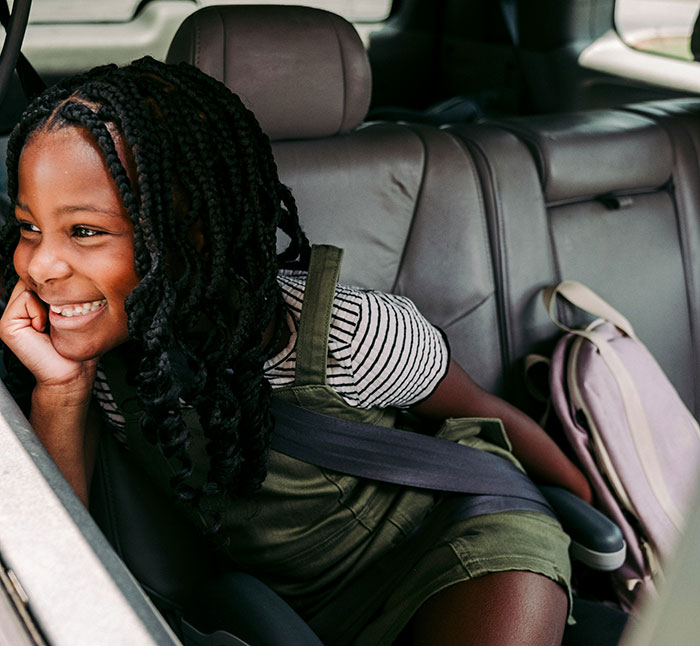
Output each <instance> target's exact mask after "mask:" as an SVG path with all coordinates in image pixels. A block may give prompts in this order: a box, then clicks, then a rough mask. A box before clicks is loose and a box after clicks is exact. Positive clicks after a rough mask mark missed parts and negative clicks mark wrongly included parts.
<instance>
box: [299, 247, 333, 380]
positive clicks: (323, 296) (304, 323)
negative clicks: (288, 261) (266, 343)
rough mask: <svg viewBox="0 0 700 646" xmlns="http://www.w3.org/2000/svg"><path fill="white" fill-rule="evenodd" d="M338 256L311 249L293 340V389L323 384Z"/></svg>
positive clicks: (317, 248) (321, 249) (315, 248)
mask: <svg viewBox="0 0 700 646" xmlns="http://www.w3.org/2000/svg"><path fill="white" fill-rule="evenodd" d="M342 257H343V250H342V249H339V248H338V247H333V246H331V245H314V246H313V247H312V248H311V261H310V263H309V272H308V275H307V278H306V287H305V288H304V302H303V304H302V308H301V320H300V321H299V334H298V337H297V360H296V376H295V379H294V385H295V386H310V385H314V386H315V385H325V383H326V365H327V363H328V334H329V330H330V323H331V312H332V310H333V300H334V299H335V286H336V285H337V283H338V275H339V274H340V263H341V260H342Z"/></svg>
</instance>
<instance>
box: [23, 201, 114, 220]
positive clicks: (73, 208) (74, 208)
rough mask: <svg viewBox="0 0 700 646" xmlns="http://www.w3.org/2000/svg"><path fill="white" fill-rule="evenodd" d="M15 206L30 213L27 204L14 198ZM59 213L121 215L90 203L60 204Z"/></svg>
mask: <svg viewBox="0 0 700 646" xmlns="http://www.w3.org/2000/svg"><path fill="white" fill-rule="evenodd" d="M15 206H17V207H19V208H20V209H21V210H22V211H26V212H27V213H32V210H31V209H30V208H29V206H28V205H26V204H24V202H20V201H19V200H15ZM58 211H59V213H67V214H71V213H77V212H78V211H90V212H91V213H100V214H102V215H108V216H110V217H113V218H117V217H121V216H122V214H121V213H120V212H116V211H111V210H109V209H103V208H100V207H98V206H94V205H92V204H72V205H69V206H62V207H61V208H59V209H58Z"/></svg>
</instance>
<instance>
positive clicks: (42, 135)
mask: <svg viewBox="0 0 700 646" xmlns="http://www.w3.org/2000/svg"><path fill="white" fill-rule="evenodd" d="M106 125H107V130H108V132H109V134H110V136H111V139H112V142H113V144H114V146H115V149H116V152H117V155H118V157H119V160H120V162H121V164H122V166H123V167H124V168H125V169H126V172H127V175H128V177H129V179H130V180H133V177H134V174H133V173H132V168H133V162H132V160H131V154H130V151H129V150H128V148H127V147H126V146H125V145H124V141H123V138H122V137H121V135H120V134H119V132H118V131H117V129H116V127H114V125H113V124H106ZM29 162H30V163H31V164H33V165H35V164H36V163H39V162H40V163H42V164H44V165H47V166H49V167H55V168H60V169H62V170H63V172H64V173H65V174H66V176H67V177H68V176H71V175H74V174H75V173H74V171H75V170H76V169H77V168H78V167H80V168H82V169H83V170H85V169H86V168H92V169H93V170H94V171H95V172H98V169H99V172H102V173H104V174H106V175H107V176H109V177H110V178H112V175H111V174H110V171H109V169H108V165H107V162H106V160H105V156H104V154H103V152H102V151H101V150H100V148H99V146H98V145H97V142H96V140H95V138H94V137H93V135H92V134H91V133H90V132H89V131H88V130H87V128H85V127H83V126H79V125H71V124H67V125H63V124H61V125H59V126H57V125H56V124H55V123H54V124H48V125H47V126H45V127H44V128H41V129H39V130H36V131H34V132H33V133H31V135H30V136H29V137H28V138H27V140H26V142H25V143H24V146H23V147H22V150H21V152H20V156H19V160H18V169H17V170H18V179H19V181H20V183H21V181H22V175H23V173H26V172H27V170H28V163H29Z"/></svg>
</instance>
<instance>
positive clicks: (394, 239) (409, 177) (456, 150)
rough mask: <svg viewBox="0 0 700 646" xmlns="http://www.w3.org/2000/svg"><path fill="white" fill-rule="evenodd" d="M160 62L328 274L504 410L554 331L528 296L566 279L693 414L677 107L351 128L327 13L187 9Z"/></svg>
mask: <svg viewBox="0 0 700 646" xmlns="http://www.w3.org/2000/svg"><path fill="white" fill-rule="evenodd" d="M169 60H171V61H175V60H187V61H190V62H193V63H195V64H197V65H199V66H200V67H202V68H203V69H204V70H205V71H207V72H209V73H210V74H213V75H214V76H215V77H217V78H219V79H221V80H223V81H224V82H225V83H226V84H227V85H228V86H229V87H231V88H232V89H233V90H234V91H236V92H238V93H240V94H241V95H242V96H243V98H244V100H245V101H246V102H247V103H248V105H250V106H251V107H252V108H253V110H254V111H255V112H256V114H257V115H258V117H259V118H260V120H261V123H262V125H263V129H265V130H266V132H267V133H268V134H269V136H270V137H271V139H272V140H273V150H274V153H275V157H276V160H277V163H278V167H279V171H280V175H281V177H282V179H283V181H284V182H285V183H287V184H288V185H289V186H290V187H291V189H292V191H293V193H294V195H295V197H296V199H297V202H298V205H299V213H300V218H301V220H302V224H303V226H304V228H305V230H306V231H307V233H308V235H309V237H310V239H311V240H312V242H318V243H322V242H330V243H334V244H337V245H340V246H342V247H344V248H345V250H346V255H345V260H344V266H343V273H342V276H341V279H342V280H344V281H345V282H349V283H352V284H356V285H360V286H363V287H371V288H377V289H382V290H386V291H391V292H397V293H401V294H405V295H407V296H409V297H411V298H412V299H413V300H414V301H415V302H416V304H417V305H418V307H419V308H420V309H421V310H422V311H423V312H424V314H425V315H426V316H428V318H430V319H431V320H432V321H433V322H434V323H435V324H437V325H439V326H440V327H442V328H443V329H444V330H445V332H446V333H447V335H448V337H449V339H450V341H451V345H452V349H453V353H454V356H455V358H456V359H457V360H458V361H459V362H460V363H462V365H464V366H465V368H467V369H468V370H469V371H470V372H471V373H472V375H473V376H474V377H475V378H476V379H477V380H478V381H479V382H480V383H481V384H482V385H483V386H484V387H486V388H488V389H491V390H492V391H495V392H501V393H504V392H505V393H507V394H508V396H509V397H511V398H513V399H515V400H516V401H518V396H519V393H520V390H521V388H520V380H519V378H518V372H519V367H518V361H519V360H520V359H521V358H522V357H523V356H524V355H525V354H527V353H529V352H532V351H533V350H538V349H539V350H541V349H543V348H544V349H548V348H549V347H551V345H552V344H553V341H554V339H555V338H556V336H557V335H558V334H557V331H556V329H555V328H554V327H553V325H552V324H551V322H550V321H549V319H548V318H547V316H546V314H545V313H544V309H543V308H542V306H541V304H540V302H539V299H538V293H539V290H540V289H541V288H542V287H543V286H544V285H546V284H549V283H551V282H554V281H557V280H561V279H572V280H580V281H581V282H584V283H586V284H588V285H589V286H590V287H592V288H593V289H594V290H596V291H598V292H599V293H600V294H601V295H602V296H603V297H604V298H606V299H608V300H610V301H611V302H612V303H613V304H614V305H615V306H616V307H617V308H618V309H620V310H621V311H622V312H623V313H625V314H626V315H627V316H628V318H630V319H631V321H632V322H633V324H634V326H635V329H636V330H637V333H638V334H639V335H640V337H641V338H642V340H643V341H645V342H646V343H647V345H648V346H649V348H650V349H651V351H652V352H653V353H654V355H655V356H656V357H657V359H658V360H659V362H660V363H661V365H662V367H663V368H664V369H665V370H666V372H667V374H668V375H669V377H670V378H671V380H672V382H673V383H674V384H675V386H676V387H677V388H678V390H679V392H680V393H681V395H682V397H683V398H684V400H685V401H686V402H687V403H688V405H689V406H690V407H691V409H693V410H695V412H696V413H698V412H700V394H698V393H700V388H698V381H699V380H700V375H699V374H698V371H699V366H700V349H699V347H698V346H699V343H700V341H698V342H696V340H695V339H696V336H697V333H696V330H697V329H698V321H699V320H700V303H699V302H698V301H699V299H700V296H698V294H700V290H698V287H699V286H700V260H698V253H699V252H700V218H698V215H699V214H698V208H699V207H698V204H700V199H698V198H700V195H698V191H700V181H699V179H698V178H699V177H700V171H698V166H699V162H698V159H699V157H698V155H699V152H698V151H700V134H699V133H700V128H699V127H698V126H697V124H696V123H694V122H693V115H694V109H695V108H694V106H695V104H694V103H693V102H692V101H691V102H685V103H682V102H679V103H672V102H668V103H667V102H661V103H659V104H654V105H655V107H652V106H647V107H646V108H644V109H642V108H640V107H636V108H627V109H619V110H601V111H590V112H578V113H570V114H558V115H541V116H535V117H525V118H518V119H511V120H504V121H500V122H491V123H484V122H481V123H477V124H467V125H461V126H455V127H453V128H448V129H443V130H440V129H437V128H434V127H431V126H420V125H408V124H396V123H370V124H363V125H360V122H361V121H362V119H363V117H364V114H365V111H366V108H367V104H368V101H369V91H370V90H369V88H370V77H369V71H368V64H367V58H366V54H365V51H364V49H363V47H362V43H361V42H360V40H359V38H358V37H357V35H356V34H355V32H354V30H353V28H352V27H351V26H350V25H349V24H348V23H346V22H345V21H343V20H342V19H340V18H338V17H336V16H333V15H332V14H329V13H327V12H324V11H320V10H315V9H308V8H299V7H267V6H260V7H249V6H227V7H212V8H208V9H205V10H202V11H199V12H197V13H195V14H193V15H192V16H190V17H189V18H188V19H187V20H186V21H185V23H184V24H183V26H182V27H181V28H180V30H179V32H178V34H177V36H176V37H175V40H174V42H173V46H172V47H171V50H170V52H169ZM667 105H675V106H676V107H675V108H670V107H664V106H667ZM349 106H351V107H349ZM678 106H682V107H678ZM693 137H695V139H693ZM693 142H694V144H693ZM694 250H695V251H694ZM504 380H505V381H507V382H508V383H507V387H506V384H504Z"/></svg>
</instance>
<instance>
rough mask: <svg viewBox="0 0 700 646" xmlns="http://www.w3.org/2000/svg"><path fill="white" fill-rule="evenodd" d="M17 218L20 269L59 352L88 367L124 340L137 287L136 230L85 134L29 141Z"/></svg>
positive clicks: (59, 133)
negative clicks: (130, 300) (41, 307)
mask: <svg viewBox="0 0 700 646" xmlns="http://www.w3.org/2000/svg"><path fill="white" fill-rule="evenodd" d="M117 144H118V145H117V149H118V151H119V153H120V157H121V158H122V162H123V161H124V158H123V154H122V153H123V150H122V149H121V147H120V145H119V142H117ZM15 214H16V217H17V221H18V222H19V226H20V240H19V243H18V245H17V249H16V251H15V255H14V265H15V270H16V271H17V274H18V275H19V277H20V278H21V279H22V280H23V281H24V283H25V284H26V285H27V287H28V288H29V289H30V290H31V291H33V292H35V293H36V295H37V296H38V297H39V299H40V300H41V301H43V302H44V303H46V306H47V308H48V310H49V327H50V329H49V333H50V336H51V341H52V343H53V346H54V347H55V348H56V350H57V351H58V352H59V354H61V355H63V356H64V357H66V358H69V359H73V360H76V361H84V360H87V359H92V358H94V357H99V356H102V355H103V354H104V353H105V352H107V351H108V350H111V349H112V348H114V347H116V346H117V345H119V344H121V343H123V342H124V341H126V340H127V339H128V336H129V335H128V332H127V317H126V312H125V310H124V300H125V299H126V297H127V296H128V295H129V293H130V292H131V291H132V290H133V289H134V287H136V285H137V284H138V282H139V281H138V277H137V276H136V271H135V269H134V244H133V241H134V230H133V225H132V223H131V219H130V218H129V216H128V214H127V212H126V210H125V208H124V206H123V204H122V201H121V198H120V196H119V192H118V190H117V187H116V185H115V183H114V180H113V179H112V177H111V175H110V174H109V172H108V170H107V167H106V165H105V162H104V160H103V158H102V156H101V154H100V152H99V150H98V148H97V146H96V145H95V144H94V142H93V140H92V138H91V137H90V135H89V134H88V133H87V132H86V131H85V130H83V129H82V128H77V127H65V128H62V129H60V130H55V131H52V132H38V133H35V134H34V135H33V136H32V137H31V138H30V139H29V141H28V142H27V143H26V144H25V146H24V149H23V150H22V153H21V155H20V158H19V169H18V194H17V207H16V211H15Z"/></svg>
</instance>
